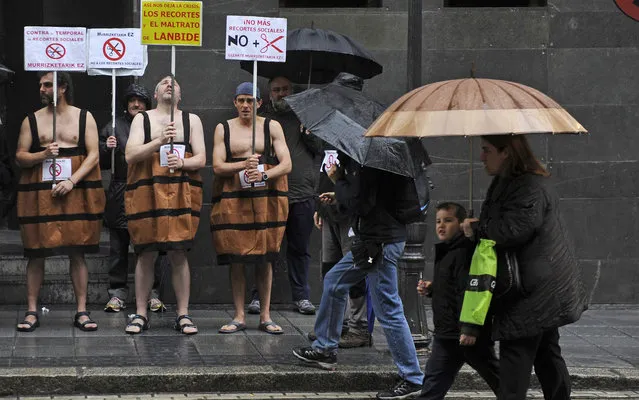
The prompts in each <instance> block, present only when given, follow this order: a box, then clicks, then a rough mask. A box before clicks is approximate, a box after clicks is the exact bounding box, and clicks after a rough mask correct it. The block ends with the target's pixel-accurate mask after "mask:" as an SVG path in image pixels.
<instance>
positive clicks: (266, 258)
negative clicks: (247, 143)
mask: <svg viewBox="0 0 639 400" xmlns="http://www.w3.org/2000/svg"><path fill="white" fill-rule="evenodd" d="M269 122H270V120H269V119H266V120H265V121H264V149H265V153H267V155H262V156H261V157H260V164H263V165H264V172H267V171H268V169H269V168H271V167H273V166H275V165H277V164H278V160H277V157H276V156H275V155H274V154H273V150H272V148H271V133H270V130H269ZM223 126H224V144H225V147H226V161H227V162H237V161H242V160H244V158H233V156H232V154H231V145H230V143H231V140H230V135H231V133H230V128H229V124H228V122H226V121H224V123H223ZM265 184H266V185H265V186H262V187H258V186H256V187H249V188H242V185H241V183H240V177H239V175H238V174H233V176H228V177H227V176H216V177H215V178H214V181H213V199H212V200H211V232H212V237H213V245H214V246H215V250H216V252H217V263H218V265H224V264H235V263H238V264H263V263H267V262H275V261H276V260H277V258H278V255H279V252H280V246H281V244H282V239H283V237H284V230H285V229H286V220H287V218H288V197H287V192H288V180H287V178H286V176H282V177H279V178H277V179H272V180H267V181H266V182H265Z"/></svg>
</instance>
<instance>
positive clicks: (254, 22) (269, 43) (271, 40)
mask: <svg viewBox="0 0 639 400" xmlns="http://www.w3.org/2000/svg"><path fill="white" fill-rule="evenodd" d="M225 40H226V59H227V60H251V61H269V62H286V18H266V17H242V16H237V15H228V16H227V17H226V37H225Z"/></svg>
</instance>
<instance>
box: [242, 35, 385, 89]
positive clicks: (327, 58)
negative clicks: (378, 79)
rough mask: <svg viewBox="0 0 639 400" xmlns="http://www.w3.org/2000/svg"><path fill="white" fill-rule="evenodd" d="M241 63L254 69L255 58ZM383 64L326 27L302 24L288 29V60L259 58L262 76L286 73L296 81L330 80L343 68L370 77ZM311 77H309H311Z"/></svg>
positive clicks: (380, 69)
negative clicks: (315, 27) (301, 26)
mask: <svg viewBox="0 0 639 400" xmlns="http://www.w3.org/2000/svg"><path fill="white" fill-rule="evenodd" d="M240 67H241V68H242V69H243V70H245V71H248V72H250V73H253V62H252V61H242V62H240ZM382 70H383V68H382V66H381V65H380V64H379V63H378V62H377V61H375V60H374V59H373V56H372V55H371V54H370V53H369V52H368V51H366V49H364V48H363V47H362V46H361V45H360V44H359V43H357V42H355V41H354V40H353V39H351V38H350V37H348V36H346V35H342V34H340V33H337V32H333V31H329V30H325V29H313V28H300V29H294V30H292V31H290V32H289V33H288V37H287V39H286V62H285V63H274V62H258V64H257V73H258V75H259V76H263V77H266V78H274V77H276V76H285V77H287V78H288V79H289V80H291V82H293V83H319V84H321V83H329V82H331V81H332V80H333V79H335V77H336V76H337V74H339V73H340V72H349V73H351V74H354V75H357V76H359V77H361V78H364V79H368V78H372V77H374V76H375V75H379V74H381V73H382ZM309 77H310V80H309Z"/></svg>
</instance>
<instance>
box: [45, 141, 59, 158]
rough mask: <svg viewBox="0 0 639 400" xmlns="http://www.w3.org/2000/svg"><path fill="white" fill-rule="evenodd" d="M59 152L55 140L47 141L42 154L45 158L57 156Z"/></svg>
mask: <svg viewBox="0 0 639 400" xmlns="http://www.w3.org/2000/svg"><path fill="white" fill-rule="evenodd" d="M59 153H60V147H59V146H58V144H57V143H56V142H53V143H49V144H48V145H47V147H46V148H45V149H44V155H45V157H46V158H53V157H57V156H58V154H59Z"/></svg>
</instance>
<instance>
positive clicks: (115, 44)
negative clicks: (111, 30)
mask: <svg viewBox="0 0 639 400" xmlns="http://www.w3.org/2000/svg"><path fill="white" fill-rule="evenodd" d="M125 51H126V46H125V45H124V42H123V41H122V39H119V38H116V37H112V38H109V39H107V41H106V42H104V45H103V46H102V54H104V56H105V57H106V58H107V59H109V60H111V61H118V60H120V59H121V58H122V57H124V52H125Z"/></svg>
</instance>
